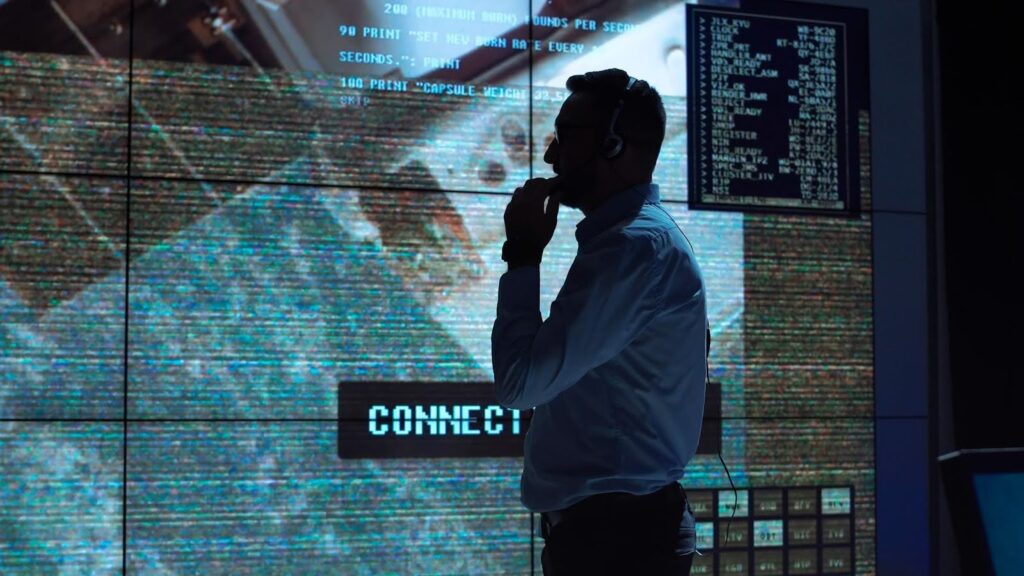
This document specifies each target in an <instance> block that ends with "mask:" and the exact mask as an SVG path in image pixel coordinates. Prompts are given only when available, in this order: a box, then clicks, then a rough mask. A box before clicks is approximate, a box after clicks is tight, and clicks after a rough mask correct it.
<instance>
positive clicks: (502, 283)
mask: <svg viewBox="0 0 1024 576" xmlns="http://www.w3.org/2000/svg"><path fill="white" fill-rule="evenodd" d="M498 310H499V311H500V310H505V311H508V312H523V311H525V312H540V266H520V267H518V268H514V269H512V270H509V271H508V272H505V273H504V274H502V275H501V278H500V279H499V280H498Z"/></svg>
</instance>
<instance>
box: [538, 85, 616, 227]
mask: <svg viewBox="0 0 1024 576" xmlns="http://www.w3.org/2000/svg"><path fill="white" fill-rule="evenodd" d="M604 117H605V112H604V111H602V110H601V109H600V108H599V107H598V106H596V102H594V98H593V97H591V96H589V95H587V94H586V93H574V94H570V95H569V97H568V98H566V100H565V102H564V103H562V109H561V111H559V113H558V117H557V118H555V139H554V140H552V141H551V144H550V145H549V146H548V149H547V151H545V152H544V162H546V163H548V164H551V167H552V169H553V170H554V172H555V174H558V175H560V176H562V177H563V182H562V188H563V190H564V192H563V194H562V200H561V203H562V205H563V206H568V207H570V208H579V207H580V201H581V199H582V197H583V195H585V194H587V193H588V191H589V190H591V189H592V188H593V187H594V184H595V182H596V180H597V169H598V162H600V161H601V160H602V157H601V154H600V151H601V142H602V140H603V137H604V128H602V127H601V124H602V122H601V119H602V118H604Z"/></svg>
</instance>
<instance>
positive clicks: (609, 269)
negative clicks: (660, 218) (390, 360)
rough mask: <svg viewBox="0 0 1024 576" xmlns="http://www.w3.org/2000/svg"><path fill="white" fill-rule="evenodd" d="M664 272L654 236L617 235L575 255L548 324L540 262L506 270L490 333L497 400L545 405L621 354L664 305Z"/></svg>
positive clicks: (514, 405) (527, 405)
mask: <svg viewBox="0 0 1024 576" xmlns="http://www.w3.org/2000/svg"><path fill="white" fill-rule="evenodd" d="M658 269H659V265H658V264H657V260H656V259H655V258H654V246H653V244H652V243H651V242H650V241H649V240H646V239H643V238H627V237H624V236H621V235H618V236H616V235H610V236H609V237H608V238H605V239H602V240H601V241H599V244H598V245H596V246H594V247H592V248H589V249H588V250H587V251H583V252H580V253H579V254H578V255H577V256H576V259H575V260H574V261H573V263H572V266H571V267H570V268H569V273H568V274H567V276H566V279H565V284H564V285H563V286H562V290H561V291H560V292H559V294H558V297H557V298H556V299H555V301H554V302H552V303H551V313H550V314H549V315H548V319H547V320H545V321H543V322H542V321H541V315H540V269H539V267H537V266H524V267H521V268H516V269H515V270H510V271H508V272H506V273H505V274H503V275H502V277H501V279H500V280H499V282H498V314H497V319H496V320H495V321H494V328H493V331H492V332H491V360H492V364H493V368H494V383H495V392H496V396H497V401H498V403H499V404H500V405H501V406H504V407H506V408H515V409H518V410H525V409H529V408H533V407H536V406H539V405H542V404H546V403H547V402H550V401H551V400H552V399H554V398H555V397H556V396H558V394H560V393H561V392H563V391H564V390H566V389H567V388H569V387H570V386H572V385H573V384H575V383H576V382H578V381H579V380H580V379H581V378H582V377H583V376H584V375H585V374H586V373H587V372H589V371H590V370H591V369H593V368H596V367H597V366H600V365H601V364H604V363H605V362H607V361H608V360H610V359H611V358H612V357H614V356H615V355H617V354H618V353H619V352H621V351H622V349H623V348H625V347H626V345H627V344H629V343H630V342H631V341H632V340H633V339H634V338H635V337H636V336H637V335H638V334H639V333H640V332H641V331H642V330H643V329H644V328H645V327H646V326H647V324H648V323H650V321H651V320H652V319H653V318H654V316H655V314H656V313H657V311H658V310H659V309H660V307H661V299H662V296H663V294H664V290H660V289H659V287H658V286H657V282H656V279H657V278H659V277H660V274H659V270H658Z"/></svg>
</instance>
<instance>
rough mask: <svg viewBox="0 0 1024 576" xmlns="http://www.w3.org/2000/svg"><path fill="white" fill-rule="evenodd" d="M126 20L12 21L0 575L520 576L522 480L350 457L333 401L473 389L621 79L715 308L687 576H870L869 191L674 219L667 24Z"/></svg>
mask: <svg viewBox="0 0 1024 576" xmlns="http://www.w3.org/2000/svg"><path fill="white" fill-rule="evenodd" d="M133 1H134V3H132V1H130V0H90V1H86V0H50V1H39V0H0V317H2V319H3V320H2V323H0V493H2V496H3V502H4V505H3V507H0V542H2V543H3V546H0V572H3V573H4V574H36V573H78V572H85V573H90V574H119V573H121V570H122V568H124V569H126V571H127V573H128V574H153V575H174V574H196V573H201V574H366V575H370V574H374V575H376V574H541V573H542V571H541V565H540V553H541V549H542V548H543V545H544V541H543V539H542V538H541V535H540V523H539V515H537V514H532V513H531V512H530V511H528V510H526V509H525V508H524V507H523V506H522V504H521V503H520V501H519V481H520V474H521V472H522V467H523V460H522V457H521V452H520V454H519V455H518V456H517V455H505V456H477V455H472V454H469V453H467V454H466V455H465V456H458V455H452V454H449V455H447V456H444V457H437V456H436V455H435V454H427V453H423V454H417V451H416V442H417V441H418V439H417V437H416V436H415V435H412V436H409V437H407V438H405V439H403V440H402V442H404V444H403V446H402V449H401V450H400V452H399V453H396V454H388V453H379V454H376V455H375V456H374V457H362V458H342V457H340V456H339V453H340V452H339V442H344V441H345V436H344V433H343V431H344V430H345V429H346V426H357V427H358V426H360V425H361V423H364V422H365V423H367V424H368V423H369V418H368V416H367V417H366V418H363V419H361V417H359V416H352V415H350V414H349V415H346V416H345V417H344V418H339V414H342V413H344V411H343V410H342V409H341V407H339V387H341V389H344V386H345V384H346V383H351V384H353V385H358V386H360V387H361V389H363V390H367V389H369V390H373V387H375V386H376V387H379V388H380V389H381V390H386V389H395V387H396V386H401V389H403V390H411V389H413V388H415V387H416V386H420V385H421V386H422V387H423V390H424V391H427V390H428V389H429V390H430V391H431V393H436V391H437V390H438V389H441V390H443V387H444V384H445V383H449V384H450V385H451V386H452V387H453V388H455V387H457V386H458V387H460V389H464V387H465V386H466V385H470V384H475V385H479V386H480V387H481V390H485V391H487V390H491V389H492V387H493V372H492V368H491V351H490V331H491V327H492V324H493V321H494V316H495V307H496V302H497V286H498V279H499V278H500V276H501V275H502V274H503V273H504V272H505V271H506V269H507V266H506V264H505V263H504V262H503V261H502V260H501V258H500V254H501V245H502V242H503V241H504V239H505V236H504V224H503V219H502V216H503V212H504V209H505V206H506V205H507V203H508V200H509V198H510V196H511V193H512V191H513V190H514V189H515V188H516V187H518V186H520V185H521V184H522V182H523V181H525V180H526V179H528V178H531V177H538V176H541V177H543V176H551V175H552V172H551V169H550V166H549V165H547V164H545V163H544V161H543V154H544V151H545V149H546V147H547V145H548V144H549V142H550V141H551V139H552V138H553V127H554V118H555V116H556V115H557V113H558V110H559V107H560V106H561V103H562V101H563V100H564V98H565V97H566V96H567V92H566V90H565V89H564V85H565V80H566V78H567V77H568V76H569V75H572V74H576V73H582V72H585V71H589V70H599V69H604V68H610V67H619V68H623V69H625V70H627V71H628V72H629V73H630V74H632V75H633V76H636V77H638V78H642V79H644V80H647V81H648V82H650V83H651V84H652V85H653V86H655V87H656V88H657V89H658V90H659V92H660V93H661V95H662V97H663V99H664V104H665V109H666V114H667V121H668V125H667V130H666V136H665V142H664V144H663V147H662V153H661V157H660V160H659V162H658V166H657V168H656V171H655V174H654V181H655V182H656V183H658V184H659V185H660V189H661V195H662V199H663V200H662V201H663V205H664V207H665V208H666V209H667V210H668V212H669V213H670V214H671V215H672V217H673V218H674V219H675V220H676V221H677V222H678V223H679V224H680V226H682V228H683V229H684V230H685V231H686V233H687V236H688V237H689V239H690V240H691V241H692V242H693V245H694V249H695V253H696V255H697V258H698V260H699V262H700V265H701V268H702V271H703V273H704V276H705V282H706V287H707V304H708V311H709V315H710V323H711V330H712V337H713V345H712V349H711V355H710V380H711V383H712V386H713V387H714V388H715V389H716V390H717V393H716V395H715V396H716V397H715V399H714V402H715V406H712V407H711V411H710V412H709V411H707V410H706V414H708V417H707V418H706V419H705V429H704V430H705V432H704V434H714V435H716V436H717V438H715V440H717V442H716V443H713V444H714V447H715V449H714V450H702V451H701V452H700V453H698V454H697V455H696V456H695V457H694V458H693V460H692V461H691V462H690V464H689V466H688V467H687V471H686V474H685V477H684V478H682V479H681V482H682V485H683V486H684V488H686V490H687V492H688V493H690V494H691V497H692V498H693V500H694V502H700V503H702V504H700V505H699V506H697V507H695V508H699V510H700V511H699V513H698V514H697V515H698V539H699V542H698V547H699V549H700V550H701V551H702V553H703V554H704V555H703V556H701V557H698V558H697V559H696V561H695V568H694V571H693V573H694V574H748V573H749V574H754V573H755V567H756V566H762V565H766V564H767V565H770V566H777V568H778V570H779V571H778V572H777V573H779V574H783V573H786V574H790V573H793V574H819V573H825V574H844V573H845V574H852V573H856V574H873V573H874V572H875V529H874V517H875V478H874V467H875V459H874V425H873V420H872V417H873V414H874V378H873V361H874V350H873V318H872V298H873V296H872V281H873V280H872V244H871V238H872V230H871V194H870V188H869V186H868V183H869V182H870V174H869V173H861V179H860V183H861V188H860V210H861V213H860V215H858V216H855V217H834V216H822V215H816V214H771V213H764V212H743V211H737V210H730V211H714V210H690V209H689V205H688V202H687V197H688V196H687V187H688V182H687V150H688V142H687V130H686V126H687V93H686V78H687V70H686V51H687V45H688V44H687V43H688V38H687V37H686V33H685V32H686V30H687V26H686V21H685V15H686V3H685V2H682V1H677V0H626V1H621V0H620V1H612V0H558V1H551V2H541V1H539V0H532V1H531V0H492V1H488V2H476V1H470V0H404V1H403V2H379V1H375V0H356V1H347V0H346V1H342V0H133ZM718 4H720V5H724V6H735V5H736V3H735V2H733V3H727V2H726V3H723V2H719V3H718ZM865 126H866V124H865ZM867 138H868V137H867V133H866V128H865V131H864V132H862V133H861V139H862V150H861V151H860V153H861V157H862V158H863V157H864V156H863V155H864V154H867V152H868V151H867V148H866V146H867V141H868V140H867ZM582 218H583V214H582V213H581V212H578V211H576V210H569V209H563V210H562V211H561V212H560V214H559V224H558V227H557V229H556V231H555V235H554V238H553V239H552V241H551V244H550V246H549V247H548V249H547V251H546V252H545V257H544V262H543V264H542V267H541V312H542V314H543V315H544V316H545V317H546V316H547V313H548V311H549V307H550V303H551V302H552V301H553V300H554V297H555V295H556V294H557V292H558V290H559V288H560V287H561V284H562V281H563V280H564V278H565V275H566V273H567V271H568V268H569V266H570V264H571V263H572V260H573V258H574V256H575V253H576V248H577V244H576V240H575V238H574V235H573V232H574V227H575V224H576V223H577V222H579V221H580V220H581V219H582ZM339 430H341V431H342V433H339ZM709 430H711V432H708V431H709ZM702 440H703V439H702ZM519 444H520V445H521V442H519ZM719 457H721V460H720V458H719ZM722 461H724V462H725V464H726V465H727V466H728V469H729V472H730V473H731V476H732V481H733V483H734V484H735V486H736V491H733V489H732V488H731V486H730V482H729V479H728V478H727V476H726V474H725V470H724V468H723V466H722ZM695 511H696V510H695ZM727 524H728V527H729V530H728V534H729V538H728V539H726V538H725V537H724V536H725V534H726V525H727ZM737 533H739V534H741V535H743V536H740V537H737V536H736V534H737ZM772 570H775V568H769V569H768V571H767V572H765V571H764V570H763V569H762V570H761V571H758V572H756V573H757V574H762V573H764V574H771V573H776V572H773V571H772Z"/></svg>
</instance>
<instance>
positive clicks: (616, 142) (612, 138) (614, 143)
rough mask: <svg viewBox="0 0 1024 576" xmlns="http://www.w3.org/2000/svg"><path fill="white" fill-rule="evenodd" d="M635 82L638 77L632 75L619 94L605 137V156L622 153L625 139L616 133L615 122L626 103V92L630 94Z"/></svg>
mask: <svg viewBox="0 0 1024 576" xmlns="http://www.w3.org/2000/svg"><path fill="white" fill-rule="evenodd" d="M633 84H636V78H633V77H632V76H630V77H629V80H628V81H627V82H626V87H625V88H624V89H623V90H622V94H621V95H620V96H619V101H618V103H617V104H616V105H615V111H614V112H612V117H611V122H609V123H608V134H607V135H606V136H605V138H604V145H603V151H604V156H605V158H608V159H611V158H615V157H616V156H618V155H619V154H620V153H622V146H623V144H624V143H623V141H622V137H621V136H619V135H618V134H616V133H615V124H616V122H618V120H619V114H621V113H622V107H623V105H625V103H626V94H629V90H630V89H631V88H633Z"/></svg>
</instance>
